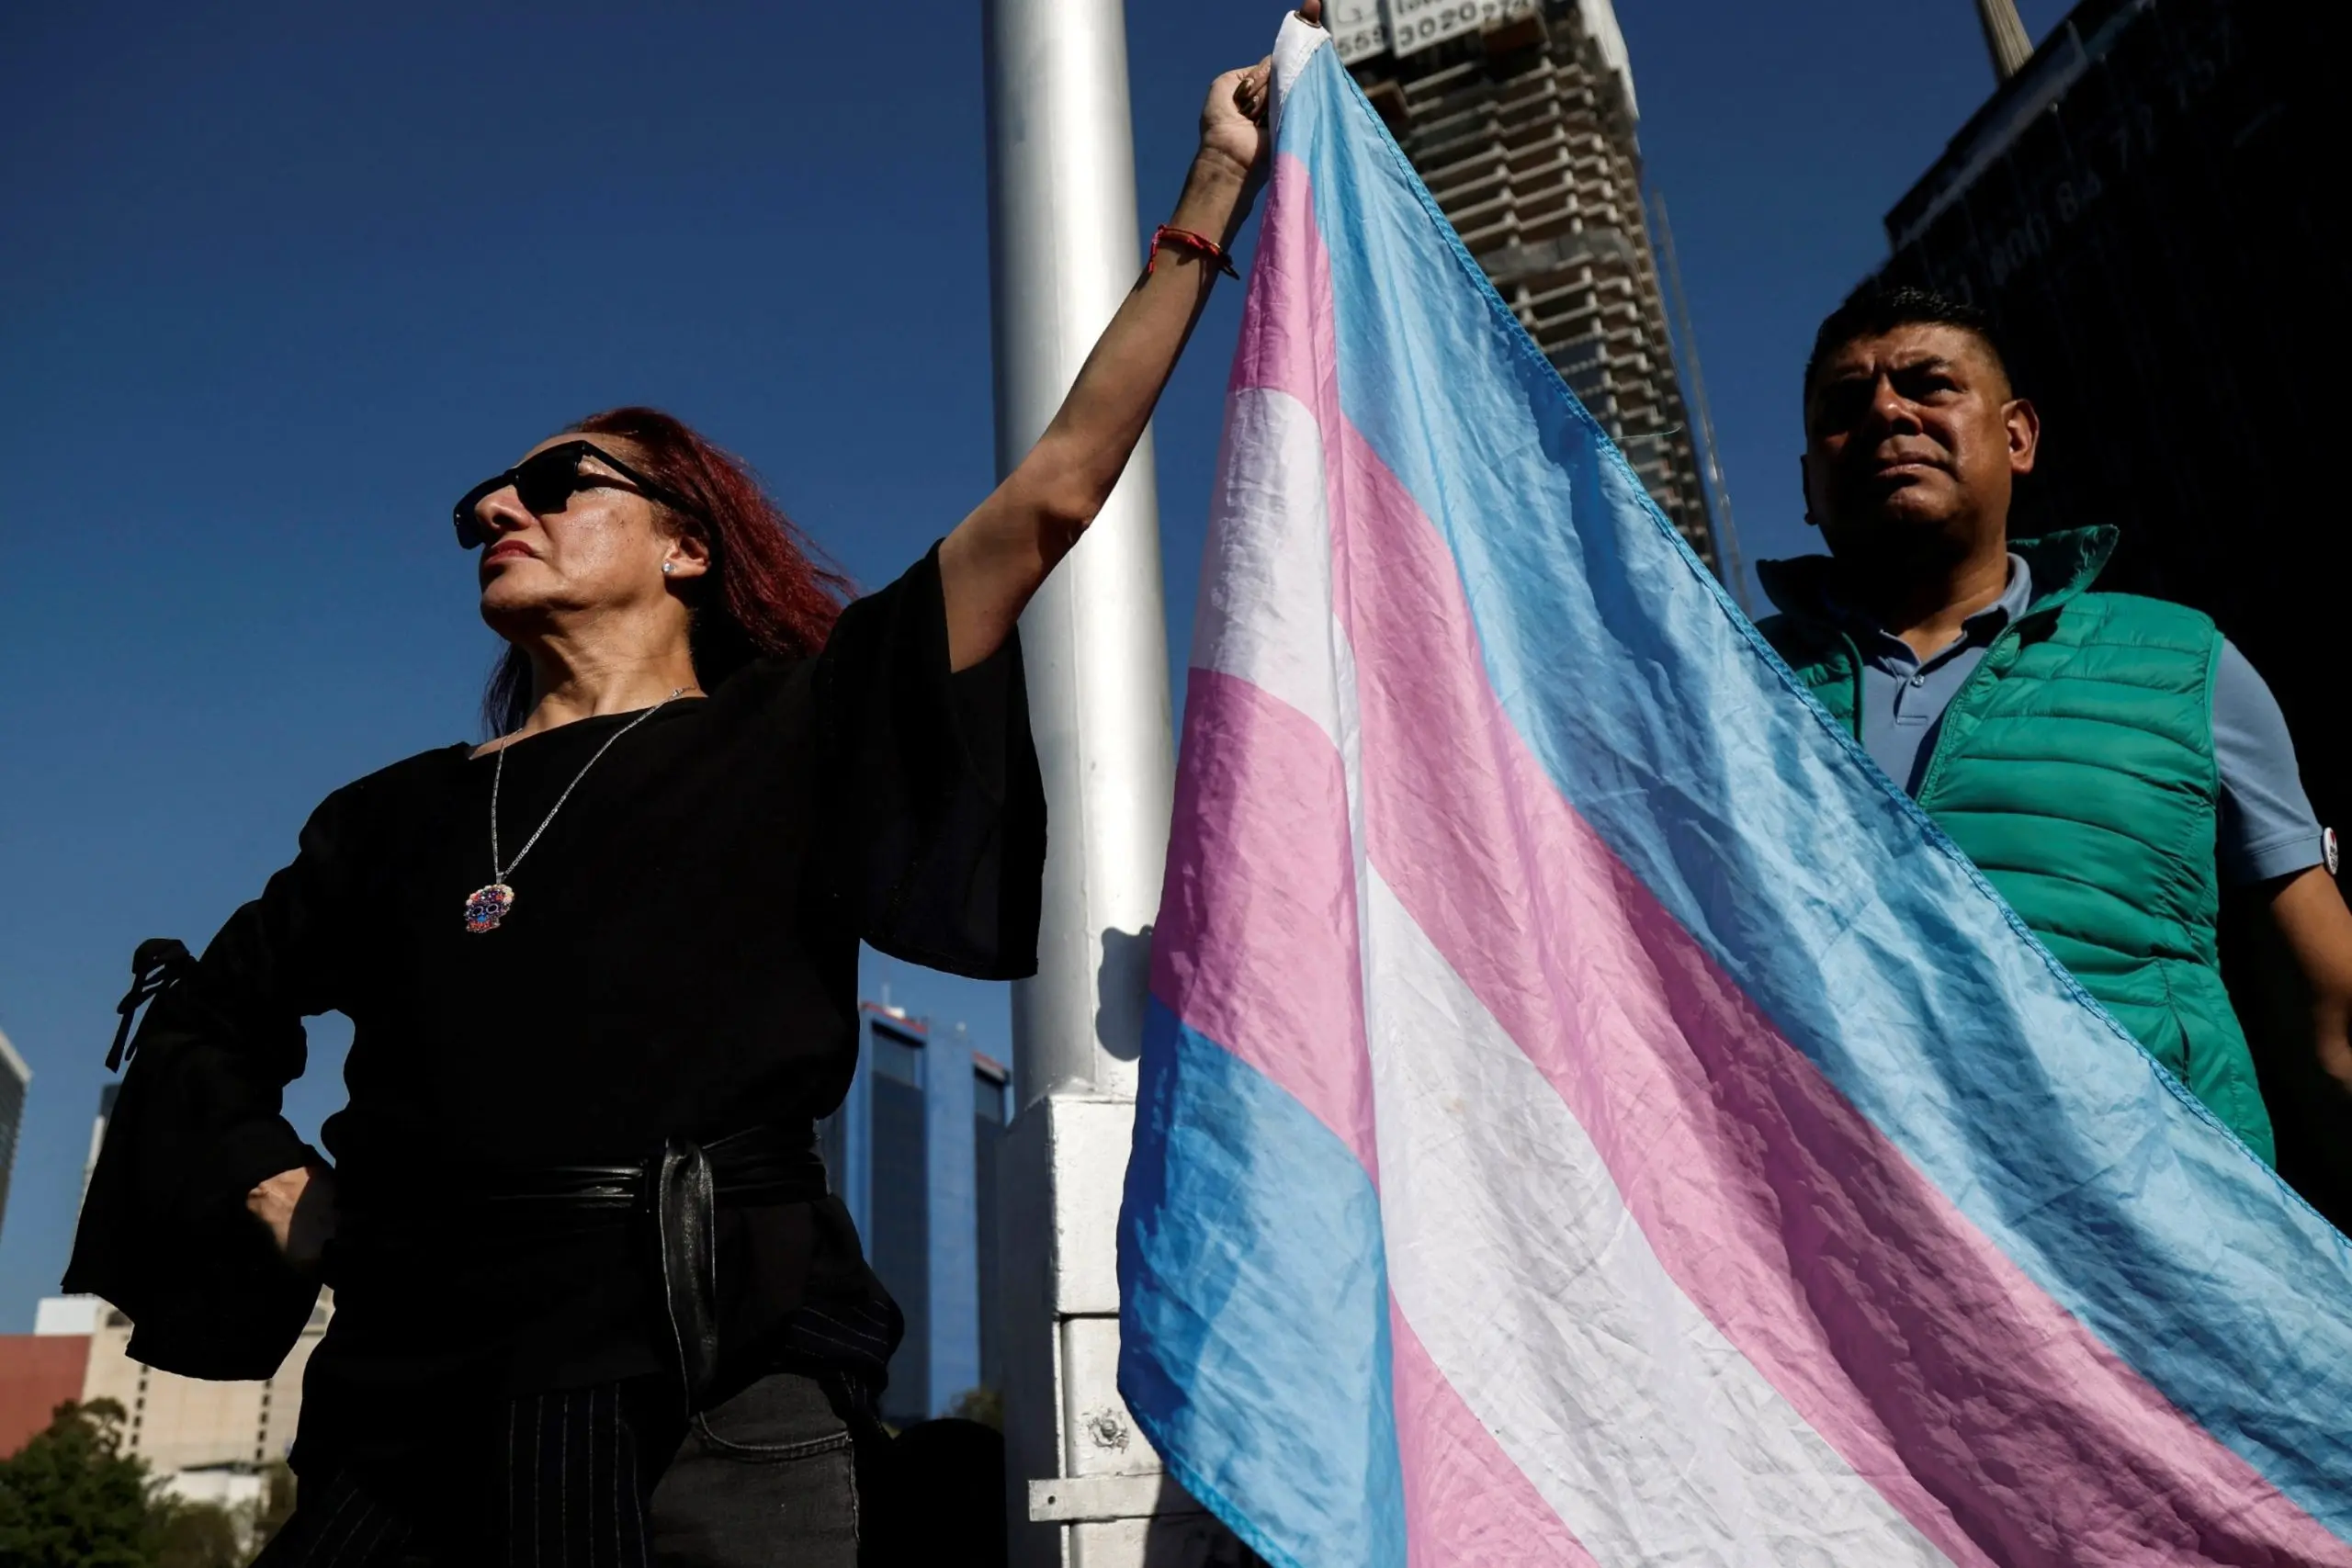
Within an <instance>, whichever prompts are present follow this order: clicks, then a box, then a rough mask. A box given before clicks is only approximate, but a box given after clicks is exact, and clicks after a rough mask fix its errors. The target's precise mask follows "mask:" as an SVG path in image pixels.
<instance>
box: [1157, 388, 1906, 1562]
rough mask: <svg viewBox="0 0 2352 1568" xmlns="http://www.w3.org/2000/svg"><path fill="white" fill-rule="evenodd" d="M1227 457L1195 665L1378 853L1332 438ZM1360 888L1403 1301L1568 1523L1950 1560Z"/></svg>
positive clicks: (1651, 1543) (1479, 1010)
mask: <svg viewBox="0 0 2352 1568" xmlns="http://www.w3.org/2000/svg"><path fill="white" fill-rule="evenodd" d="M1225 438H1226V443H1227V454H1226V456H1225V459H1224V460H1223V461H1222V462H1221V463H1220V466H1219V467H1220V473H1221V475H1222V476H1223V483H1224V489H1223V490H1222V491H1220V492H1219V493H1218V495H1217V496H1216V502H1215V504H1214V506H1213V509H1212V517H1211V532H1212V536H1211V539H1210V543H1209V548H1208V551H1207V556H1206V558H1207V560H1208V562H1209V564H1210V566H1211V568H1212V569H1213V574H1212V575H1211V576H1209V577H1207V578H1205V579H1204V581H1203V583H1202V585H1201V591H1200V600H1199V611H1198V615H1197V618H1196V621H1195V625H1194V629H1193V663H1194V664H1196V665H1198V666H1200V667H1203V668H1205V669H1210V670H1216V671H1220V672H1222V673H1224V674H1227V675H1230V676H1233V677H1235V678H1237V679H1239V680H1243V681H1247V682H1250V683H1251V684H1252V685H1254V686H1257V687H1258V688H1259V689H1260V690H1261V691H1263V692H1265V693H1266V694H1268V695H1270V696H1272V697H1274V698H1276V699H1277V700H1279V701H1281V702H1283V703H1284V704H1286V705H1289V706H1291V707H1292V708H1294V709H1295V710H1296V711H1298V712H1299V713H1301V714H1302V715H1304V716H1306V717H1307V718H1309V719H1311V720H1312V721H1313V722H1314V723H1315V725H1316V726H1317V728H1319V729H1321V730H1322V732H1323V733H1324V735H1325V736H1326V737H1327V738H1329V739H1330V740H1331V742H1332V744H1333V745H1334V746H1335V747H1336V748H1337V749H1338V750H1339V751H1340V755H1341V757H1342V759H1343V761H1344V762H1345V765H1346V773H1347V779H1348V786H1349V795H1350V816H1351V818H1354V825H1355V828H1356V831H1355V834H1354V840H1355V842H1356V843H1357V844H1358V845H1359V846H1360V847H1361V845H1362V844H1363V831H1362V821H1363V817H1362V809H1361V806H1360V804H1359V803H1360V801H1361V799H1362V769H1361V766H1360V759H1359V757H1358V755H1357V741H1358V739H1359V737H1358V732H1357V726H1356V723H1355V717H1354V716H1355V714H1356V711H1357V708H1356V684H1355V676H1356V672H1355V668H1354V662H1353V659H1352V653H1351V649H1350V648H1349V646H1348V644H1347V641H1346V638H1345V637H1344V635H1343V634H1342V633H1341V631H1340V625H1339V622H1338V620H1337V619H1336V617H1335V615H1334V613H1333V610H1334V606H1333V603H1332V592H1333V586H1332V563H1331V544H1330V528H1329V502H1328V491H1327V490H1326V488H1325V476H1324V467H1323V445H1322V434H1321V432H1320V430H1319V429H1318V427H1317V423H1316V421H1315V418H1314V415H1313V414H1312V413H1311V412H1309V411H1308V410H1307V409H1306V407H1305V406H1304V405H1303V404H1301V403H1300V402H1299V401H1298V400H1296V399H1295V398H1293V397H1292V396H1290V395H1289V394H1288V393H1285V392H1280V391H1274V390H1271V389H1250V390H1246V391H1242V392H1238V393H1236V394H1235V395H1234V396H1233V397H1232V398H1231V399H1230V400H1229V402H1228V406H1227V425H1226V437H1225ZM1243 454H1246V457H1242V459H1241V460H1238V461H1237V460H1235V459H1236V457H1238V456H1240V455H1243ZM1359 855H1360V857H1361V848H1359ZM1357 880H1358V894H1359V907H1360V910H1361V919H1362V920H1363V926H1362V930H1363V948H1364V952H1363V975H1364V976H1370V977H1371V979H1370V984H1369V987H1368V989H1367V993H1366V997H1365V1001H1366V1010H1367V1018H1368V1022H1369V1024H1370V1028H1371V1045H1372V1052H1373V1067H1374V1075H1375V1079H1376V1082H1377V1085H1378V1091H1379V1092H1378V1093H1377V1095H1376V1096H1375V1100H1376V1103H1377V1104H1378V1107H1379V1125H1378V1146H1379V1149H1380V1171H1379V1178H1380V1183H1381V1190H1382V1212H1383V1219H1384V1226H1385V1235H1386V1245H1387V1251H1388V1263H1389V1270H1390V1284H1391V1288H1392V1290H1393V1292H1394V1293H1395V1295H1396V1297H1397V1303H1398V1305H1399V1308H1400V1310H1401V1311H1402V1312H1403V1314H1404V1315H1405V1317H1406V1319H1407V1321H1408V1322H1409V1323H1410V1324H1411V1325H1412V1326H1413V1329H1414V1331H1415V1333H1416V1334H1417V1335H1418V1336H1419V1337H1420V1339H1421V1340H1422V1342H1423V1344H1424V1345H1425V1346H1426V1348H1428V1350H1429V1353H1430V1356H1431V1357H1432V1358H1433V1359H1434V1360H1435V1361H1436V1363H1437V1365H1438V1367H1439V1369H1440V1370H1441V1371H1442V1372H1443V1373H1444V1375H1445V1377H1446V1379H1447V1381H1448V1382H1449V1383H1450V1384H1451V1385H1452V1386H1453V1389H1454V1391H1455V1393H1457V1394H1458V1395H1459V1396H1460V1397H1461V1398H1462V1399H1463V1401H1464V1403H1465V1404H1467V1406H1468V1408H1469V1409H1470V1411H1471V1412H1472V1413H1473V1414H1474V1415H1475V1416H1476V1417H1477V1418H1478V1419H1479V1420H1480V1421H1481V1422H1482V1423H1483V1424H1484V1425H1485V1426H1486V1427H1487V1429H1488V1430H1489V1431H1491V1432H1492V1433H1493V1434H1494V1435H1495V1437H1496V1438H1497V1440H1498V1442H1499V1443H1500V1444H1501V1446H1502V1448H1503V1450H1504V1451H1505V1452H1506V1453H1507V1454H1508V1455H1509V1456H1510V1459H1511V1461H1512V1462H1514V1463H1515V1464H1517V1465H1518V1466H1519V1468H1520V1469H1521V1471H1522V1472H1524V1473H1525V1474H1526V1475H1527V1476H1528V1478H1529V1479H1530V1481H1531V1482H1532V1483H1533V1485H1534V1486H1535V1487H1536V1489H1537V1490H1538V1492H1539V1493H1540V1494H1541V1495H1543V1497H1544V1500H1545V1501H1546V1503H1548V1504H1549V1505H1550V1506H1552V1507H1553V1508H1554V1509H1555V1510H1556V1511H1557V1512H1558V1513H1559V1515H1560V1517H1561V1518H1562V1519H1563V1520H1564V1521H1565V1522H1566V1525H1567V1526H1568V1528H1569V1529H1571V1530H1573V1531H1574V1532H1575V1534H1576V1535H1577V1538H1578V1539H1579V1540H1581V1541H1582V1542H1583V1543H1584V1545H1585V1546H1586V1547H1587V1548H1588V1549H1589V1550H1590V1551H1591V1552H1592V1553H1593V1555H1594V1556H1595V1557H1596V1558H1597V1559H1598V1560H1599V1561H1600V1562H1604V1563H1618V1562H1623V1563H1627V1564H1633V1563H1649V1562H1690V1563H1743V1564H1744V1563H1757V1564H1762V1563H1768V1562H1799V1561H1819V1562H1837V1563H1864V1562H1867V1563H1871V1564H1879V1563H1890V1564H1895V1563H1919V1564H1944V1563H1946V1562H1947V1561H1948V1560H1947V1559H1946V1558H1945V1557H1944V1556H1943V1555H1942V1554H1941V1553H1940V1552H1939V1551H1937V1550H1936V1549H1935V1548H1934V1547H1933V1546H1932V1545H1931V1544H1929V1543H1928V1541H1927V1540H1924V1539H1923V1538H1921V1537H1920V1535H1919V1534H1918V1532H1917V1530H1916V1529H1913V1528H1912V1527H1911V1525H1910V1524H1909V1523H1908V1522H1907V1521H1906V1520H1905V1519H1904V1518H1903V1517H1902V1516H1901V1515H1900V1514H1899V1513H1897V1512H1896V1510H1895V1509H1894V1507H1893V1506H1891V1505H1889V1504H1888V1503H1887V1501H1886V1500H1885V1499H1884V1498H1883V1496H1882V1495H1880V1494H1879V1492H1878V1490H1877V1488H1876V1487H1875V1486H1873V1485H1872V1484H1871V1483H1869V1482H1868V1481H1866V1480H1864V1479H1863V1478H1862V1477H1861V1476H1860V1475H1858V1474H1857V1473H1856V1472H1854V1470H1853V1469H1852V1467H1851V1466H1850V1465H1849V1464H1848V1463H1847V1462H1846V1461H1844V1459H1843V1458H1842V1457H1840V1456H1839V1455H1838V1453H1837V1452H1836V1451H1835V1450H1832V1449H1831V1448H1830V1447H1829V1445H1828V1444H1827V1443H1826V1442H1825V1441H1824V1440H1823V1439H1822V1438H1820V1437H1819V1436H1818V1434H1816V1433H1815V1432H1814V1430H1813V1429H1812V1428H1811V1427H1810V1426H1808V1425H1807V1424H1806V1422H1805V1421H1804V1417H1803V1416H1800V1415H1799V1414H1798V1413H1797V1411H1796V1410H1795V1409H1794V1407H1792V1405H1791V1404H1789V1403H1788V1402H1787V1401H1786V1400H1785V1399H1783V1398H1781V1395H1780V1393H1778V1391H1776V1390H1775V1389H1773V1388H1772V1386H1771V1385H1770V1383H1768V1382H1766V1381H1765V1380H1764V1378H1763V1376H1762V1374H1760V1373H1759V1372H1758V1371H1757V1370H1756V1368H1755V1367H1754V1365H1753V1364H1752V1363H1750V1362H1749V1361H1748V1360H1747V1358H1746V1357H1745V1356H1743V1355H1742V1354H1741V1353H1740V1352H1739V1351H1738V1350H1737V1349H1736V1348H1734V1347H1733V1346H1732V1345H1731V1344H1730V1343H1729V1342H1728V1341H1727V1340H1725V1339H1724V1337H1723V1335H1722V1334H1721V1333H1720V1331H1718V1330H1717V1329H1716V1328H1715V1326H1714V1325H1713V1324H1712V1323H1710V1322H1709V1321H1708V1320H1707V1319H1706V1318H1705V1317H1704V1316H1703V1315H1702V1314H1701V1313H1700V1312H1699V1311H1698V1309H1697V1308H1696V1307H1695V1306H1693V1305H1692V1304H1691V1301H1690V1299H1689V1298H1688V1297H1687V1296H1686V1295H1685V1294H1684V1293H1683V1292H1682V1291H1681V1289H1680V1288H1679V1286H1678V1285H1677V1284H1676V1283H1675V1282H1674V1280H1672V1278H1671V1277H1669V1276H1668V1274H1667V1272H1666V1270H1665V1269H1664V1267H1663V1266H1662V1265H1661V1264H1660V1263H1659V1262H1658V1259H1657V1255H1656V1254H1655V1253H1654V1252H1653V1251H1652V1250H1651V1248H1650V1246H1649V1243H1648V1241H1647V1239H1646V1238H1645V1236H1644V1235H1643V1234H1642V1231H1641V1228H1640V1226H1639V1225H1638V1224H1636V1222H1635V1221H1634V1218H1633V1216H1632V1214H1631V1213H1628V1212H1627V1210H1626V1207H1625V1204H1624V1201H1623V1197H1622V1195H1621V1194H1620V1193H1619V1192H1618V1190H1617V1188H1616V1186H1615V1184H1614V1182H1613V1181H1612V1180H1611V1178H1610V1176H1609V1173H1608V1170H1607V1168H1606V1166H1605V1165H1604V1164H1603V1162H1602V1161H1601V1158H1600V1152H1599V1151H1598V1150H1597V1149H1596V1148H1595V1147H1594V1146H1593V1144H1592V1141H1591V1139H1590V1138H1589V1136H1587V1134H1586V1133H1585V1131H1584V1129H1583V1127H1582V1126H1581V1125H1579V1124H1578V1123H1577V1121H1576V1119H1575V1118H1574V1117H1573V1116H1572V1115H1571V1114H1570V1113H1569V1111H1568V1109H1567V1107H1566V1104H1565V1103H1564V1102H1563V1101H1562V1100H1561V1099H1560V1096H1559V1094H1558V1091H1557V1090H1555V1089H1554V1088H1553V1087H1552V1085H1551V1084H1550V1083H1549V1082H1548V1081H1547V1080H1546V1079H1545V1078H1544V1076H1543V1075H1542V1073H1541V1072H1539V1071H1538V1070H1537V1069H1536V1067H1535V1066H1534V1064H1533V1063H1532V1062H1531V1061H1530V1060H1529V1059H1528V1057H1527V1055H1526V1054H1525V1053H1524V1052H1522V1051H1521V1049H1520V1048H1519V1047H1518V1045H1517V1044H1515V1043H1513V1042H1512V1041H1511V1040H1510V1037H1509V1035H1508V1034H1507V1033H1506V1032H1504V1030H1503V1029H1502V1027H1501V1025H1500V1024H1499V1023H1498V1021H1496V1020H1495V1018H1494V1016H1493V1015H1492V1014H1491V1013H1490V1012H1488V1011H1487V1009H1486V1008H1485V1007H1484V1006H1483V1005H1482V1004H1481V1003H1480V1002H1479V1001H1478V999H1477V998H1476V996H1475V995H1474V994H1473V993H1472V992H1471V990H1470V988H1469V987H1468V986H1467V985H1466V984H1465V983H1464V981H1463V980H1462V978H1461V977H1460V976H1459V975H1457V974H1456V973H1455V972H1454V970H1453V966H1452V965H1451V964H1448V963H1447V962H1446V961H1445V959H1444V957H1443V956H1442V954H1441V953H1438V951H1437V950H1436V948H1435V947H1434V946H1433V945H1432V944H1431V943H1430V941H1429V939H1428V937H1427V936H1426V934H1424V933H1423V932H1422V931H1421V930H1420V929H1419V926H1417V925H1416V924H1415V923H1414V922H1413V921H1412V919H1411V918H1410V917H1409V916H1408V915H1407V914H1406V912H1405V910H1404V909H1403V908H1402V907H1401V906H1400V905H1399V904H1398V903H1397V898H1396V897H1395V895H1394V894H1393V893H1391V892H1390V891H1389V889H1388V887H1387V886H1386V885H1385V883H1383V882H1382V881H1381V880H1380V878H1379V876H1378V874H1376V873H1375V872H1374V871H1373V870H1372V868H1371V867H1370V866H1369V865H1366V864H1364V863H1363V861H1362V860H1361V858H1359V862H1358V873H1357Z"/></svg>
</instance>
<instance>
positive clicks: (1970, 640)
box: [1821, 555, 2327, 886]
mask: <svg viewBox="0 0 2352 1568" xmlns="http://www.w3.org/2000/svg"><path fill="white" fill-rule="evenodd" d="M2032 603H2033V573H2032V572H2031V571H2030V570H2028V568H2027V566H2026V564H2025V560H2024V558H2022V557H2019V556H2016V555H2012V556H2010V557H2009V582H2008V586H2007V589H2005V590H2004V591H2003V592H2002V594H2001V596H2000V598H1998V599H1996V600H1995V601H1994V602H1993V603H1992V604H1987V605H1986V606H1985V608H1983V609H1982V610H1979V611H1977V612H1976V614H1974V615H1971V616H1969V617H1968V619H1967V620H1965V621H1963V622H1962V623H1961V631H1960V636H1959V637H1956V638H1955V639H1953V640H1952V641H1951V643H1950V644H1948V645H1947V646H1945V647H1944V648H1942V649H1938V650H1937V651H1936V652H1934V653H1932V654H1930V655H1928V657H1927V658H1925V659H1921V658H1920V657H1919V656H1918V655H1917V654H1916V653H1913V652H1912V651H1911V645H1910V644H1909V643H1906V642H1905V641H1904V640H1903V639H1902V638H1901V637H1896V636H1894V634H1893V633H1891V632H1888V631H1887V630H1885V629H1884V628H1883V627H1882V626H1878V625H1877V624H1876V623H1875V622H1873V621H1871V619H1870V618H1869V617H1868V616H1866V615H1862V614H1861V613H1860V612H1859V611H1857V610H1854V609H1853V608H1851V607H1850V606H1849V605H1846V604H1840V603H1839V602H1838V600H1837V598H1836V597H1835V596H1834V595H1833V596H1830V597H1828V598H1826V600H1825V601H1824V602H1823V604H1822V606H1821V608H1822V611H1823V613H1824V614H1825V615H1827V616H1828V617H1829V618H1830V619H1832V620H1834V621H1836V622H1837V623H1838V625H1839V626H1840V627H1841V628H1842V629H1844V630H1845V631H1846V633H1847V634H1848V635H1849V636H1850V637H1853V639H1854V646H1855V648H1856V649H1859V650H1860V653H1861V656H1862V710H1861V717H1862V737H1861V739H1862V749H1863V750H1866V751H1868V752H1869V753H1870V754H1871V761H1874V762H1876V763H1877V764H1878V765H1879V766H1880V767H1881V768H1883V770H1885V773H1886V776H1887V777H1889V778H1891V779H1894V780H1895V781H1897V782H1898V783H1900V784H1902V785H1903V787H1904V789H1905V791H1906V792H1907V793H1909V794H1911V795H1917V794H1918V793H1919V785H1920V784H1921V782H1922V780H1923V779H1924V777H1925V775H1926V773H1927V767H1928V758H1929V757H1931V756H1932V755H1934V753H1935V739H1936V732H1937V731H1938V730H1939V728H1941V727H1942V724H1943V716H1944V709H1945V708H1947V707H1949V706H1951V699H1952V697H1953V695H1954V694H1957V693H1958V692H1959V690H1960V688H1961V687H1962V685H1963V684H1965V683H1966V682H1967V680H1968V677H1969V676H1970V675H1971V674H1972V673H1973V672H1974V671H1975V669H1976V666H1977V665H1978V664H1979V663H1981V662H1983V660H1984V658H1985V649H1988V648H1990V647H1991V646H1992V645H1993V641H1994V639H1995V638H1996V637H1999V636H2000V635H2001V632H2002V631H2003V629H2004V628H2006V627H2007V626H2008V624H2009V623H2010V622H2011V621H2014V620H2016V619H2017V618H2018V616H2019V615H2024V614H2025V612H2026V607H2027V606H2028V605H2030V604H2032ZM2213 760H2214V761H2215V763H2216V764H2217V765H2218V767H2219V769H2220V772H2221V775H2222V800H2221V822H2220V842H2219V849H2220V853H2221V865H2222V881H2223V882H2225V883H2227V884H2229V885H2230V886H2243V885H2244V884H2246V883H2250V882H2267V881H2269V880H2270V879H2271V878H2273V877H2277V876H2285V875H2288V874H2290V873H2293V872H2298V871H2302V870H2304V869H2306V868H2307V867H2310V866H2314V865H2320V864H2323V863H2325V861H2326V858H2327V853H2326V840H2325V836H2324V834H2323V832H2322V831H2321V829H2320V825H2319V819H2318V818H2316V817H2314V816H2313V815H2312V805H2311V799H2310V797H2309V796H2307V795H2304V793H2303V783H2302V777H2301V773H2300V771H2299V770H2298V769H2297V767H2296V765H2295V742H2294V739H2293V738H2292V737H2290V735H2289V734H2288V733H2287V719H2286V716H2285V715H2284V714H2282V713H2280V712H2279V711H2278V699H2277V698H2276V697H2274V696H2272V695H2271V694H2270V687H2269V685H2268V684H2267V682H2264V680H2263V679H2262V677H2261V676H2260V675H2258V674H2256V673H2255V669H2254V666H2253V665H2251V664H2249V663H2247V662H2246V658H2245V654H2243V653H2240V652H2239V651H2238V650H2237V649H2236V647H2235V646H2234V645H2233V644H2232V643H2230V642H2229V641H2228V640H2227V639H2224V640H2223V641H2222V658H2221V662H2220V665H2219V666H2218V667H2217V668H2216V669H2215V671H2214V672H2213Z"/></svg>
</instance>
